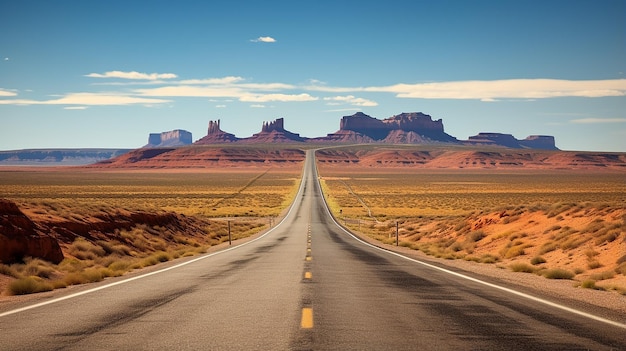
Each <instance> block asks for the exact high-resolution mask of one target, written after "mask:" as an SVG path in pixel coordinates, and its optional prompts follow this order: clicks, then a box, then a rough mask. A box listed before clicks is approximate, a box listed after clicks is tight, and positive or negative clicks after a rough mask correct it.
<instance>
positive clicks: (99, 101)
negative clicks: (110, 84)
mask: <svg viewBox="0 0 626 351" xmlns="http://www.w3.org/2000/svg"><path fill="white" fill-rule="evenodd" d="M166 102H170V100H163V99H151V98H144V97H138V96H130V95H121V94H111V93H108V94H106V93H72V94H67V95H65V96H62V97H60V98H57V99H51V100H28V99H10V100H0V105H87V106H91V105H100V106H106V105H133V104H143V105H153V104H162V103H166Z"/></svg>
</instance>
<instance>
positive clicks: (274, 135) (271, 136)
mask: <svg viewBox="0 0 626 351" xmlns="http://www.w3.org/2000/svg"><path fill="white" fill-rule="evenodd" d="M284 123H285V121H284V119H283V118H278V119H276V120H274V121H272V122H263V127H262V128H261V132H259V133H256V134H254V135H252V136H251V137H249V138H245V139H241V141H243V142H246V143H289V142H294V141H295V142H303V141H305V140H306V138H303V137H301V136H300V134H296V133H292V132H290V131H288V130H286V129H285V126H284Z"/></svg>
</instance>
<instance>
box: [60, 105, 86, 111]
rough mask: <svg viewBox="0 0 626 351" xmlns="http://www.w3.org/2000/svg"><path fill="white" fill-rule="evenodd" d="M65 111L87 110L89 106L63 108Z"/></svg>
mask: <svg viewBox="0 0 626 351" xmlns="http://www.w3.org/2000/svg"><path fill="white" fill-rule="evenodd" d="M63 109H64V110H86V109H87V106H67V107H64V108H63Z"/></svg>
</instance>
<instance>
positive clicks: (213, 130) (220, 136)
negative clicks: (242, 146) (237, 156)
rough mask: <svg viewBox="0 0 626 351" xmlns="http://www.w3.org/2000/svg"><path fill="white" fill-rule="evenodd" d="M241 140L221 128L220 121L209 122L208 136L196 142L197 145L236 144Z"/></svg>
mask: <svg viewBox="0 0 626 351" xmlns="http://www.w3.org/2000/svg"><path fill="white" fill-rule="evenodd" d="M238 140H240V139H239V138H237V137H236V136H235V135H234V134H230V133H226V132H224V131H223V130H222V129H221V128H220V120H219V119H218V120H217V121H209V129H208V131H207V135H206V136H204V137H203V138H201V139H200V140H198V141H196V142H195V143H194V144H196V145H210V144H225V143H234V142H236V141H238Z"/></svg>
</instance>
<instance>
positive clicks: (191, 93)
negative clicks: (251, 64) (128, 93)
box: [135, 85, 245, 98]
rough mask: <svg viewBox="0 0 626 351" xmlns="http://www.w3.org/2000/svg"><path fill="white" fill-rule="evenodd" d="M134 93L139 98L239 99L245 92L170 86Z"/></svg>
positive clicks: (214, 87) (215, 88)
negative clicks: (139, 96)
mask: <svg viewBox="0 0 626 351" xmlns="http://www.w3.org/2000/svg"><path fill="white" fill-rule="evenodd" d="M135 93H137V94H139V95H141V96H170V97H174V96H180V97H209V98H216V97H235V98H236V97H240V96H242V95H244V94H245V92H244V91H243V90H241V89H239V88H237V87H224V86H189V85H170V86H165V87H159V88H154V89H137V90H135Z"/></svg>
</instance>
